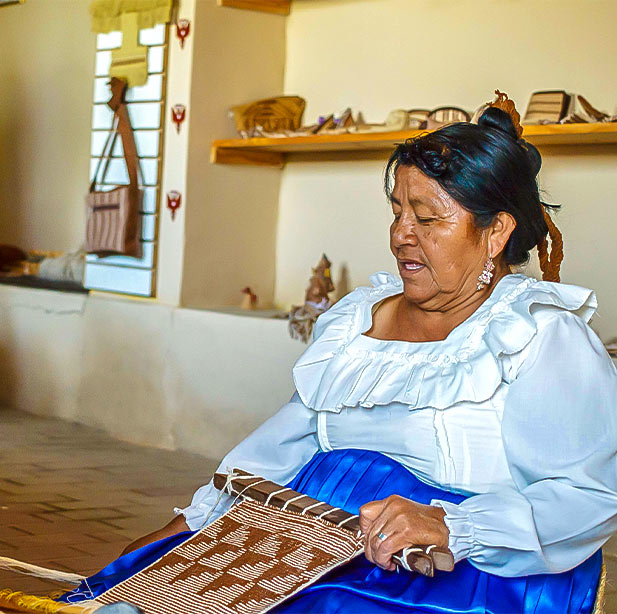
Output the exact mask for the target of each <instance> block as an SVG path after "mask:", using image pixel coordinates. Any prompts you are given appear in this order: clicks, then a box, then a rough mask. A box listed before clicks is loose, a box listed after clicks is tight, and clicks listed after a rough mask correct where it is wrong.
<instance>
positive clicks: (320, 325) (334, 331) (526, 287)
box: [293, 273, 597, 412]
mask: <svg viewBox="0 0 617 614" xmlns="http://www.w3.org/2000/svg"><path fill="white" fill-rule="evenodd" d="M371 284H372V287H361V288H357V289H356V290H354V291H353V292H351V293H350V294H348V295H347V296H346V297H344V298H343V299H341V300H340V301H339V302H338V303H337V304H336V305H334V306H333V307H332V308H331V309H330V310H328V311H327V312H326V313H324V314H323V315H322V316H320V317H319V319H318V320H317V323H316V326H315V340H314V342H313V344H312V345H311V346H310V347H309V348H308V349H307V350H306V351H305V352H304V354H303V355H302V356H301V357H300V358H299V359H298V361H297V362H296V364H295V366H294V369H293V377H294V382H295V384H296V389H297V391H298V394H299V395H300V398H301V399H302V401H303V403H304V404H305V405H306V406H307V407H311V408H313V409H315V410H320V411H321V410H323V411H334V412H339V411H341V409H343V407H357V406H361V407H373V406H375V405H387V404H389V403H392V402H399V403H403V404H407V405H409V407H410V408H412V409H415V408H421V407H434V408H437V409H446V408H448V407H451V406H452V405H454V404H456V403H460V402H464V401H467V402H477V403H479V402H482V401H485V400H487V399H489V398H490V397H491V396H493V394H494V393H495V391H496V390H497V388H498V387H499V385H500V384H501V382H502V381H503V365H502V363H503V356H505V355H512V354H515V353H517V352H519V351H521V350H522V349H523V348H525V347H526V346H527V345H528V344H529V342H530V341H531V340H532V339H533V337H534V336H535V334H536V333H537V324H536V320H535V319H534V316H533V309H532V306H533V305H541V306H550V307H556V308H559V309H565V310H568V311H572V312H574V313H577V314H578V315H579V316H580V317H582V318H583V319H584V320H585V321H588V320H589V319H590V318H591V316H592V315H593V314H594V312H595V309H596V307H597V302H596V298H595V294H594V293H593V292H592V291H591V290H587V289H585V288H580V287H578V286H570V285H566V284H555V283H551V282H540V281H537V280H535V279H533V278H530V277H527V276H525V275H507V276H506V277H504V278H503V279H501V280H500V281H499V283H497V284H496V286H495V288H494V290H493V292H492V294H491V296H490V297H489V298H488V299H487V300H486V301H485V302H484V303H483V304H482V305H481V306H480V307H479V308H478V309H477V310H476V311H475V312H474V313H473V314H472V315H471V316H470V317H469V318H467V320H465V321H464V322H463V323H461V324H460V325H459V326H457V327H456V328H455V329H454V330H453V331H452V332H451V333H450V334H449V335H448V337H447V338H446V339H444V340H443V341H432V342H423V343H412V342H406V341H386V340H380V339H374V338H372V337H367V336H366V335H363V333H365V332H366V331H368V330H369V329H370V328H371V326H372V307H373V305H375V304H376V303H378V302H379V301H381V300H383V299H385V298H388V297H389V296H393V295H395V294H400V293H401V292H402V291H403V284H402V281H401V279H400V278H399V277H396V276H394V275H391V274H390V273H376V274H375V275H373V276H371Z"/></svg>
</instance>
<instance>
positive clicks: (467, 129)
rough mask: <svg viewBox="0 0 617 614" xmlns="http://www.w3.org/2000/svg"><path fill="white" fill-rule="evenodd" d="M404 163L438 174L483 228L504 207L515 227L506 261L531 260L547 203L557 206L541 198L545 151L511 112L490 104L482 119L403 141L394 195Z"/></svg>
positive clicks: (389, 176)
mask: <svg viewBox="0 0 617 614" xmlns="http://www.w3.org/2000/svg"><path fill="white" fill-rule="evenodd" d="M400 166H417V167H418V169H419V170H420V171H422V172H423V173H424V174H425V175H427V176H428V177H432V178H433V179H435V180H436V181H437V182H438V183H439V185H441V187H442V188H443V189H444V190H445V191H446V192H447V193H448V194H449V195H450V196H452V198H454V199H455V200H456V201H457V202H458V203H459V204H460V205H461V206H463V207H464V208H465V209H467V211H469V212H470V213H471V214H472V215H473V218H474V222H475V224H476V226H478V227H479V228H486V227H487V226H489V225H490V224H491V222H492V221H493V220H494V218H495V216H496V215H497V214H498V213H499V212H500V211H505V212H507V213H509V214H510V215H512V217H513V218H514V219H515V221H516V228H515V229H514V231H513V232H512V235H511V236H510V239H509V240H508V243H507V244H506V247H505V250H504V255H505V260H506V263H507V264H512V265H516V264H524V263H525V262H527V261H528V260H529V251H530V250H531V249H532V248H533V247H535V246H536V245H537V244H538V243H539V242H540V241H541V240H542V238H543V237H545V236H546V234H547V232H548V227H547V225H546V221H545V220H544V210H543V208H544V207H555V205H546V204H545V203H543V202H542V201H541V200H540V194H539V191H538V184H537V180H536V176H537V174H538V172H539V171H540V167H541V166H542V157H541V156H540V152H539V151H538V150H537V149H536V148H535V147H534V146H533V145H532V144H531V143H528V142H527V141H524V140H523V139H519V138H518V134H517V132H516V129H515V127H514V124H513V123H512V120H511V118H510V116H509V115H508V114H507V113H506V112H505V111H502V110H501V109H498V108H497V107H488V108H487V109H486V110H485V111H484V113H482V115H481V116H480V118H479V120H478V123H477V124H471V123H466V122H461V123H455V124H450V125H448V126H444V127H443V128H440V129H439V130H435V131H434V132H429V133H425V134H422V135H420V136H418V137H415V138H412V139H408V140H407V141H406V142H405V143H402V144H400V145H398V146H397V147H396V149H395V150H394V153H393V154H392V155H391V156H390V159H389V160H388V164H387V166H386V176H385V190H386V194H387V196H388V198H389V199H391V198H392V190H393V187H394V186H393V178H394V174H395V173H396V171H397V169H398V168H399V167H400Z"/></svg>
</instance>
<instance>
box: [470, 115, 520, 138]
mask: <svg viewBox="0 0 617 614" xmlns="http://www.w3.org/2000/svg"><path fill="white" fill-rule="evenodd" d="M478 126H481V127H482V128H493V129H495V130H499V131H501V132H504V133H505V134H507V135H508V136H510V137H511V138H513V139H514V140H515V141H518V132H517V131H516V128H515V127H514V123H513V122H512V118H511V117H510V116H509V115H508V114H507V113H506V112H505V111H502V110H501V109H498V108H497V107H488V108H487V109H486V111H484V113H482V115H480V117H479V119H478Z"/></svg>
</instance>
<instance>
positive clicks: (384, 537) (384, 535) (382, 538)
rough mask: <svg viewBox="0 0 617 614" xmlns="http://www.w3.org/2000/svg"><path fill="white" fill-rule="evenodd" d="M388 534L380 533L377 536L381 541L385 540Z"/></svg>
mask: <svg viewBox="0 0 617 614" xmlns="http://www.w3.org/2000/svg"><path fill="white" fill-rule="evenodd" d="M387 537H388V536H387V535H386V534H385V533H380V534H379V535H378V536H377V539H380V540H381V541H383V540H384V539H386V538H387Z"/></svg>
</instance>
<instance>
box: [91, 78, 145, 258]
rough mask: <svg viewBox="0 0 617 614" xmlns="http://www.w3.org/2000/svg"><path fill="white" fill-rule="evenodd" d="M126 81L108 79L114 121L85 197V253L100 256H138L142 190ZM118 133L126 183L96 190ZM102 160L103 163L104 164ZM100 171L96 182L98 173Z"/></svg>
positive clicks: (100, 182) (103, 175)
mask: <svg viewBox="0 0 617 614" xmlns="http://www.w3.org/2000/svg"><path fill="white" fill-rule="evenodd" d="M126 87H127V84H126V82H125V81H123V80H121V79H117V78H116V77H112V78H111V92H112V95H111V99H110V100H109V102H108V103H107V105H108V106H109V108H110V109H111V110H112V111H113V113H114V117H113V124H112V128H111V130H110V131H109V135H108V137H107V141H106V142H105V145H104V147H103V151H102V152H101V157H100V158H99V161H98V164H97V166H96V169H95V171H94V176H93V177H92V183H91V184H90V191H89V193H88V196H87V197H86V243H85V249H86V251H87V252H88V253H94V254H97V255H99V256H102V257H104V256H110V255H118V254H121V255H124V256H133V257H137V258H138V257H140V256H141V243H140V241H139V220H140V218H139V211H140V210H141V203H142V200H143V191H142V190H141V189H140V188H139V180H138V174H139V157H138V155H137V147H136V146H135V137H134V135H133V130H132V128H131V120H130V118H129V114H128V110H127V108H126V103H125V101H124V96H125V93H126ZM118 134H119V135H120V137H121V139H122V149H123V154H124V161H125V164H126V168H127V171H128V175H129V184H128V185H123V186H119V187H117V188H115V189H113V190H97V189H96V187H97V184H99V185H100V184H102V183H104V181H105V175H106V173H107V169H108V168H109V161H110V159H111V154H112V151H113V149H114V145H115V143H116V139H117V136H118ZM103 162H104V165H103ZM101 166H103V173H102V175H101V178H100V181H99V172H100V170H101Z"/></svg>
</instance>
